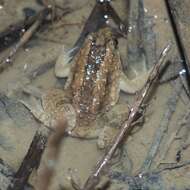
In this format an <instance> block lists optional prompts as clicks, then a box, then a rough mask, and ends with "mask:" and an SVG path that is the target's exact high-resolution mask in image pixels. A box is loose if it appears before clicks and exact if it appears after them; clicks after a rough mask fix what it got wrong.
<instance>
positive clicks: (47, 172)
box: [36, 120, 67, 190]
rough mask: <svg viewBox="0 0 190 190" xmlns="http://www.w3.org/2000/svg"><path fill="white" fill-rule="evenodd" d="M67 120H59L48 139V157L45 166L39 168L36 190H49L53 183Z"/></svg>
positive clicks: (44, 162)
mask: <svg viewBox="0 0 190 190" xmlns="http://www.w3.org/2000/svg"><path fill="white" fill-rule="evenodd" d="M66 127H67V122H66V121H65V120H63V121H60V122H58V124H57V126H55V132H54V133H52V134H51V135H50V137H49V139H48V143H47V148H46V157H45V159H44V161H43V166H42V167H41V168H40V169H39V172H38V173H39V175H38V180H37V185H36V190H48V187H49V185H50V183H51V180H52V177H53V174H54V169H55V165H56V162H57V159H58V156H59V152H60V146H61V141H62V139H63V136H64V133H65V129H66Z"/></svg>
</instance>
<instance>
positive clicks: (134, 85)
mask: <svg viewBox="0 0 190 190" xmlns="http://www.w3.org/2000/svg"><path fill="white" fill-rule="evenodd" d="M149 73H150V71H147V72H144V73H142V74H140V75H138V76H136V77H135V78H134V79H131V80H130V79H129V78H128V77H127V76H126V75H125V74H124V73H123V72H122V73H121V77H120V84H119V87H120V89H121V90H122V91H124V92H126V93H129V94H135V93H136V92H138V91H139V90H141V89H142V88H143V87H144V85H145V84H146V82H147V79H148V76H149Z"/></svg>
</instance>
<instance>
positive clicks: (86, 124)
mask: <svg viewBox="0 0 190 190" xmlns="http://www.w3.org/2000/svg"><path fill="white" fill-rule="evenodd" d="M58 60H59V62H57V63H56V65H55V74H56V76H57V77H67V81H66V84H65V86H64V88H63V89H50V90H48V91H47V92H44V93H42V95H40V96H41V97H40V99H39V100H37V99H36V98H32V102H33V103H32V104H29V103H27V102H25V101H22V103H23V104H24V105H25V106H26V107H27V108H28V109H29V110H30V111H31V112H32V114H33V115H34V116H35V117H36V118H37V119H38V120H39V121H40V122H42V123H43V124H44V125H45V126H47V127H52V126H53V123H54V122H56V121H58V120H59V119H61V118H63V117H66V118H67V121H68V127H67V133H68V135H69V136H71V137H74V138H81V139H98V140H97V145H98V147H99V148H102V149H103V148H105V147H107V146H109V145H110V143H111V142H112V141H113V138H114V135H115V134H116V133H117V131H118V130H119V126H120V125H122V123H123V122H124V121H125V120H126V118H127V117H128V114H129V110H130V109H129V106H128V104H127V103H122V104H119V103H118V100H119V94H120V91H121V90H122V91H124V92H126V93H135V92H137V91H138V90H140V89H141V88H142V85H141V86H139V85H136V86H133V85H134V82H133V81H131V80H129V79H128V77H127V76H126V75H125V74H124V72H123V71H122V64H121V59H120V55H119V51H118V47H117V39H116V38H115V37H114V35H113V33H112V31H111V30H110V28H108V27H106V28H102V29H100V30H98V31H97V32H94V33H91V34H89V35H88V36H87V38H86V40H85V42H84V44H83V46H82V47H81V48H80V50H79V52H78V53H77V55H76V56H75V58H74V59H73V61H72V63H71V64H68V63H67V61H63V62H60V60H61V59H60V58H59V59H58ZM63 60H66V59H65V58H63ZM67 60H69V59H67ZM143 78H145V77H143ZM144 80H145V79H144ZM141 81H142V80H141ZM130 85H131V86H130ZM39 101H40V102H39Z"/></svg>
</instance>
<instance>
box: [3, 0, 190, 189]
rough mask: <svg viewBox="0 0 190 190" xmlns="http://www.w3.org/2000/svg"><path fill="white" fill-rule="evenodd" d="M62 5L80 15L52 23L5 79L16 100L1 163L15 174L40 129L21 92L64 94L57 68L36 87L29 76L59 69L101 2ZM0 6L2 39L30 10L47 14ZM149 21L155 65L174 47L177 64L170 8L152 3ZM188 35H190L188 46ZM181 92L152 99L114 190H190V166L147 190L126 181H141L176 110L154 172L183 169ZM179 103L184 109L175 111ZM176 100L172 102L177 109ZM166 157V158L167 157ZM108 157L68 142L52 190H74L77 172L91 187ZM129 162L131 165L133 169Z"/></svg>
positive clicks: (162, 176) (13, 1)
mask: <svg viewBox="0 0 190 190" xmlns="http://www.w3.org/2000/svg"><path fill="white" fill-rule="evenodd" d="M56 3H57V4H59V5H60V6H67V7H71V8H72V10H73V11H72V12H71V13H70V14H67V15H65V16H64V17H63V18H62V19H61V20H59V21H58V22H55V23H52V25H50V26H49V27H48V29H46V30H44V31H41V32H37V33H36V34H35V35H34V37H33V38H32V39H31V41H30V42H29V43H27V44H26V45H25V46H24V48H22V49H20V50H19V52H18V53H17V55H16V57H15V59H14V61H13V65H12V66H10V67H9V68H8V69H6V70H5V71H4V72H3V73H1V74H0V93H1V94H5V95H6V96H8V98H10V101H7V100H6V102H8V103H7V105H6V109H4V108H5V107H4V104H3V103H2V104H0V107H1V109H0V118H1V119H0V158H1V159H3V160H4V161H6V163H7V164H9V165H10V166H11V167H12V168H13V169H14V170H15V171H16V170H17V169H18V168H19V166H20V164H21V162H22V159H23V157H24V156H25V154H26V152H27V150H28V148H29V145H30V143H31V141H32V138H33V135H34V134H35V131H36V130H37V129H38V127H39V125H40V124H39V123H38V122H37V121H36V120H35V119H34V118H33V116H32V115H31V114H30V112H29V111H28V110H27V109H26V108H25V107H23V106H22V105H20V104H19V106H18V105H17V104H16V105H15V104H14V102H15V101H17V100H18V99H19V98H21V96H20V93H19V89H21V88H22V87H23V86H24V85H27V84H29V83H31V84H32V85H34V86H36V87H40V88H41V89H44V90H45V89H49V88H51V87H57V88H61V87H62V86H63V80H58V79H57V78H56V77H55V74H54V69H53V68H52V69H49V71H48V72H46V73H45V74H43V75H41V76H39V77H36V78H35V79H33V80H30V79H29V75H30V74H31V72H32V71H33V70H34V69H36V68H37V67H38V66H39V65H42V64H45V63H47V62H55V60H56V58H57V57H58V55H59V53H60V51H61V49H62V46H63V45H64V46H65V48H66V49H68V50H69V49H70V48H72V47H73V45H74V43H75V42H76V40H77V39H78V37H79V34H80V32H81V30H82V28H83V25H84V23H85V21H86V19H87V18H88V15H89V14H90V12H91V10H92V8H93V6H94V4H95V1H88V0H72V1H64V0H56ZM112 5H113V7H114V9H115V10H116V11H117V12H118V14H119V16H120V17H121V18H122V19H124V20H125V19H126V18H127V17H126V7H125V6H124V5H125V4H124V1H121V0H117V1H113V3H112ZM0 6H1V8H0V31H3V30H4V28H6V27H7V26H9V25H10V24H14V23H16V22H17V21H18V20H22V19H23V18H24V14H23V8H26V7H29V8H32V9H34V10H36V11H38V10H40V8H41V7H40V5H38V4H37V3H36V2H35V1H32V0H28V1H24V0H4V1H3V0H2V1H1V0H0ZM181 6H182V5H181ZM182 7H183V6H182ZM186 8H187V7H186ZM188 10H189V9H188ZM144 13H145V17H147V18H149V19H150V21H151V22H152V23H153V27H152V32H153V34H154V36H155V42H152V43H155V56H156V57H155V59H157V58H158V55H159V53H160V52H161V50H162V49H163V47H164V46H165V45H166V44H167V43H168V42H169V41H173V42H174V45H173V50H172V54H171V55H170V56H171V57H170V59H171V60H175V59H176V57H177V53H176V52H177V51H176V47H175V41H174V37H173V34H172V29H171V25H170V22H169V19H168V16H167V12H166V9H165V4H164V1H162V0H154V1H151V0H144ZM184 23H185V22H184ZM185 24H187V23H185ZM188 24H189V23H188ZM132 32H133V29H132ZM149 32H150V31H149ZM188 34H190V33H188V32H187V33H186V35H187V39H188V37H189V36H188ZM126 47H127V42H126ZM126 47H125V44H124V45H123V44H122V45H121V48H120V50H121V52H122V56H123V57H122V58H123V60H124V61H125V59H126V57H127V56H126V55H125V52H127V51H126V49H127V48H126ZM122 48H123V49H122ZM125 48H126V49H125ZM9 51H10V49H8V50H6V51H3V52H2V53H1V54H0V58H1V59H3V58H4V57H5V56H6V55H7V53H8V52H9ZM176 67H178V66H174V65H172V66H170V67H169V71H167V72H166V74H165V75H164V76H163V79H165V78H168V77H170V76H171V75H172V74H173V75H174V74H176V72H177V71H176ZM178 84H179V83H178V81H177V82H174V81H172V82H167V83H162V84H160V85H158V88H157V89H156V90H155V91H154V93H153V94H152V96H151V98H150V101H149V102H148V105H147V108H146V112H145V123H144V125H143V126H142V127H141V128H140V129H139V130H137V131H136V132H134V133H133V134H132V135H131V136H130V137H129V138H128V140H127V142H126V143H125V145H124V147H125V149H127V155H128V158H124V157H123V158H122V163H123V166H121V164H118V165H115V166H113V168H112V171H111V172H110V173H111V174H110V176H111V178H112V180H113V185H112V186H111V187H110V189H115V190H117V189H178V190H182V189H190V182H189V177H190V166H189V165H186V166H184V167H181V168H178V169H173V170H165V171H163V172H161V173H159V174H157V175H153V174H152V175H150V178H148V177H147V178H146V179H144V178H143V179H141V180H142V181H140V179H137V181H138V183H139V186H140V187H139V188H137V186H136V187H135V186H134V184H132V185H131V184H130V183H129V180H127V179H126V178H125V177H123V178H122V176H132V175H135V174H137V173H138V171H140V168H142V165H143V162H144V160H145V158H146V155H147V152H148V151H149V148H150V146H151V144H152V142H153V140H154V136H155V133H156V131H157V130H158V129H159V128H160V125H161V123H164V121H163V120H164V119H165V120H167V119H166V118H167V116H168V117H169V114H168V115H167V114H166V112H168V110H170V111H171V109H174V113H173V114H172V116H171V119H169V125H168V127H167V128H165V130H164V138H163V140H162V142H161V145H160V148H159V151H158V152H157V155H156V158H155V159H154V161H153V163H152V164H151V167H150V168H148V171H155V170H156V168H157V166H158V165H159V164H160V163H167V164H171V163H172V164H175V163H177V161H176V154H177V152H178V150H179V149H180V147H181V146H182V144H183V143H185V144H188V143H189V142H190V141H188V139H189V136H188V135H186V136H185V134H187V133H188V132H189V131H188V128H187V127H188V124H187V122H188V115H187V118H186V119H185V121H184V124H183V128H182V129H181V130H179V129H180V127H182V124H181V122H182V118H183V116H184V115H185V114H186V113H187V112H188V110H189V103H188V98H187V97H186V95H185V93H184V91H183V90H180V91H181V93H180V95H179V94H178V95H176V93H177V91H179V88H180V85H178ZM176 96H177V98H176ZM172 97H173V99H172ZM3 98H4V97H3V95H2V99H3ZM175 98H176V101H174V102H172V103H171V101H172V100H175ZM121 99H124V100H125V101H128V102H129V104H130V105H131V104H132V103H133V101H134V96H132V95H127V94H124V93H121ZM168 100H170V101H169V103H168ZM11 101H12V102H11ZM175 104H176V105H175ZM169 106H170V107H169ZM170 111H169V112H170ZM165 122H167V121H165ZM163 125H164V124H163ZM177 131H179V132H177ZM184 141H185V142H184ZM167 147H168V150H167ZM164 152H165V155H164V156H163V154H164ZM103 153H104V151H100V150H98V149H97V146H96V142H95V141H94V140H80V139H73V138H69V137H68V138H65V139H64V140H63V142H62V146H61V152H60V156H59V160H58V162H57V165H56V173H55V176H54V178H53V182H52V185H51V187H50V189H51V190H58V189H68V190H69V189H72V188H71V184H70V181H69V176H70V173H69V171H70V169H72V170H73V171H74V175H75V176H77V177H78V178H79V179H80V182H81V184H83V183H84V182H85V180H86V179H87V177H88V176H89V174H90V172H91V171H92V169H93V168H94V166H95V164H96V163H97V161H98V160H99V159H100V158H101V156H102V155H103ZM84 155H85V156H84ZM86 155H88V156H86ZM129 160H131V162H132V165H131V162H129ZM188 160H190V154H189V148H188V147H187V148H186V149H185V150H183V151H182V152H181V154H180V161H179V163H183V162H185V161H188ZM116 171H119V174H118V175H114V172H116ZM141 171H142V170H141ZM114 176H115V177H114ZM151 177H152V178H151ZM36 180H37V171H34V172H33V174H32V176H31V177H30V183H31V184H32V185H34V186H35V184H36ZM143 180H144V181H143ZM0 186H1V184H0ZM147 187H149V188H147ZM0 189H1V188H0Z"/></svg>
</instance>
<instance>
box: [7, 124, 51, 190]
mask: <svg viewBox="0 0 190 190" xmlns="http://www.w3.org/2000/svg"><path fill="white" fill-rule="evenodd" d="M49 134H50V130H49V129H48V128H46V127H44V126H41V127H40V128H39V129H38V130H37V131H36V134H35V135H34V138H33V140H32V143H31V145H30V147H29V150H28V152H27V154H26V156H25V157H24V159H23V161H22V163H21V166H20V167H19V169H18V171H17V172H16V174H15V175H14V178H15V179H14V181H13V184H12V185H11V186H9V188H8V190H20V189H22V188H23V187H24V185H25V184H26V183H27V181H28V179H29V177H30V174H31V173H32V171H33V170H34V169H37V168H38V166H39V164H40V160H41V156H42V154H43V151H44V149H45V147H46V143H47V139H48V136H49Z"/></svg>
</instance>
